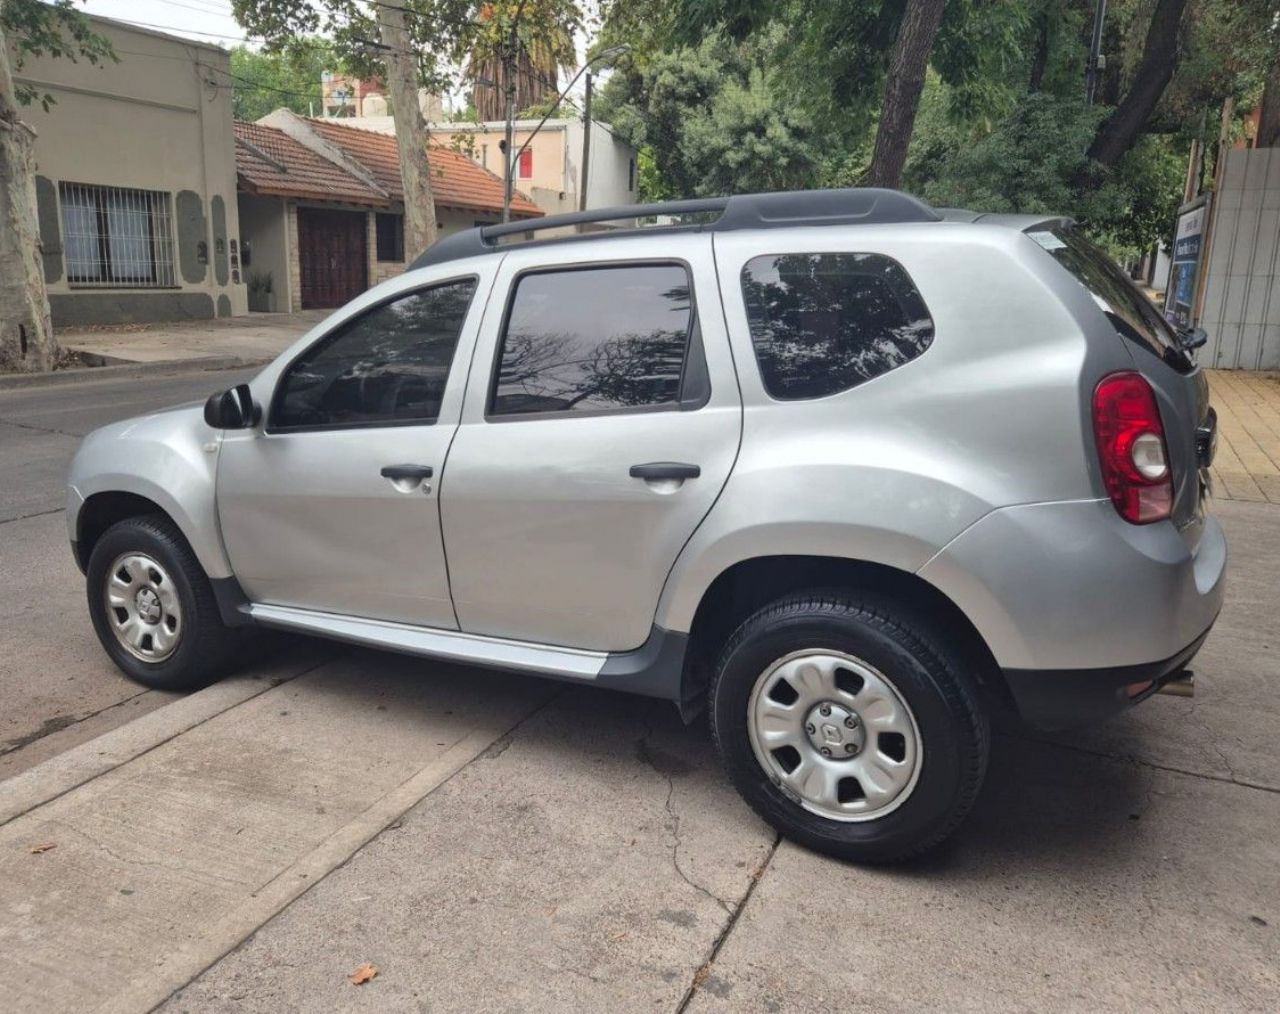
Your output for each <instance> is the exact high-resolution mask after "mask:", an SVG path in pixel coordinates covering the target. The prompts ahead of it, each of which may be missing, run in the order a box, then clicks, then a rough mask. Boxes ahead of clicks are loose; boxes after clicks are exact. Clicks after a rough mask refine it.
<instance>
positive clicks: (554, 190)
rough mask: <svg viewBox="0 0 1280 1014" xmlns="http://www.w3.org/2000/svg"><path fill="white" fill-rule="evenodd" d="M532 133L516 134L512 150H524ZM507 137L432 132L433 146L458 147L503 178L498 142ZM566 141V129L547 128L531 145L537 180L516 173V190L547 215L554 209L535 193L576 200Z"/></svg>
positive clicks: (439, 128)
mask: <svg viewBox="0 0 1280 1014" xmlns="http://www.w3.org/2000/svg"><path fill="white" fill-rule="evenodd" d="M529 133H530V132H529V130H528V129H526V130H523V131H522V130H516V131H515V132H514V133H513V135H512V136H513V138H514V141H513V143H512V149H513V150H514V151H519V150H520V146H521V145H522V144H524V142H525V141H526V140H527V139H528V137H529ZM503 137H505V133H504V131H502V130H482V129H470V130H463V129H450V128H449V127H448V126H437V127H432V129H431V141H432V143H433V144H439V145H441V146H443V147H446V148H451V147H456V148H457V149H458V150H459V151H461V152H462V153H463V154H464V155H466V156H467V157H468V158H470V159H472V160H473V161H475V162H478V163H479V164H480V165H482V166H484V167H485V168H486V169H488V170H489V171H490V172H491V173H493V174H494V175H495V176H498V177H499V178H501V176H502V151H501V150H500V149H499V147H498V142H499V141H501V140H502V139H503ZM566 137H567V134H566V131H565V129H564V128H563V127H552V126H545V127H543V128H542V129H541V130H540V131H538V133H537V134H536V135H534V138H533V140H532V141H530V142H529V150H530V151H532V152H533V176H532V177H531V178H529V179H522V178H521V177H520V174H519V167H517V169H516V173H515V177H514V181H515V187H516V189H517V190H519V191H520V192H521V193H523V194H525V195H526V196H528V197H531V198H533V200H534V202H535V203H536V204H538V206H539V207H542V208H543V210H544V211H548V210H551V209H548V208H546V207H544V206H543V203H542V201H539V200H538V197H537V196H536V194H535V193H534V191H538V190H540V191H544V192H547V193H549V194H552V195H556V196H555V200H556V202H557V203H558V200H559V198H558V195H559V194H561V193H565V194H567V195H569V198H570V199H572V195H573V194H574V192H575V184H574V180H573V177H572V176H571V175H570V174H569V172H568V168H569V167H568V165H567V163H566V150H565V145H566V140H565V139H566ZM593 140H594V137H593Z"/></svg>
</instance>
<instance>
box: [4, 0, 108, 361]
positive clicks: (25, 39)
mask: <svg viewBox="0 0 1280 1014" xmlns="http://www.w3.org/2000/svg"><path fill="white" fill-rule="evenodd" d="M11 47H12V50H13V53H14V60H13V64H12V65H11V64H10V56H9V54H10V48H11ZM46 55H47V56H54V57H62V58H66V59H69V60H73V61H74V60H77V59H84V60H87V61H89V62H90V63H99V62H101V61H102V60H107V59H113V58H114V57H113V54H112V52H111V46H110V44H109V43H108V42H107V40H106V39H104V38H102V37H101V36H99V35H96V34H95V33H94V32H93V31H92V29H91V27H90V22H89V21H88V19H87V18H85V17H84V16H83V15H82V14H80V13H79V12H78V11H76V10H75V8H74V7H73V6H72V4H71V0H54V2H52V3H43V2H40V0H4V3H3V5H0V371H3V370H11V371H23V372H31V371H47V370H51V369H53V367H54V366H55V365H56V363H57V359H58V352H59V349H58V343H57V340H56V339H55V338H54V335H53V324H52V322H51V320H50V317H49V296H48V293H47V291H46V290H45V281H44V267H43V265H42V264H41V262H40V231H39V228H38V227H37V222H36V187H35V159H34V141H35V131H33V130H32V129H31V127H30V126H28V125H27V124H26V123H24V122H23V121H22V119H21V117H20V116H19V106H20V105H25V104H26V103H29V102H31V101H34V100H35V99H37V98H38V99H40V101H41V103H42V104H43V105H44V107H45V108H46V109H48V108H50V107H51V106H52V105H53V97H52V96H50V95H48V94H44V95H41V94H40V92H39V91H38V90H37V89H36V88H34V87H33V86H31V85H25V84H20V83H18V82H17V81H15V80H14V71H15V70H21V69H22V65H23V62H24V60H25V59H26V58H27V57H28V56H46Z"/></svg>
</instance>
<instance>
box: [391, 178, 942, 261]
mask: <svg viewBox="0 0 1280 1014" xmlns="http://www.w3.org/2000/svg"><path fill="white" fill-rule="evenodd" d="M712 213H714V214H716V215H717V217H716V218H715V219H714V220H713V221H710V222H698V223H691V224H688V225H677V226H673V227H671V228H677V229H681V230H689V231H695V232H729V231H731V230H735V229H782V228H788V227H791V226H803V225H878V224H884V223H890V222H940V221H942V216H941V215H939V214H938V213H937V212H936V211H934V210H933V208H931V207H929V205H927V204H925V203H924V201H921V200H920V199H919V198H916V197H912V196H911V195H910V194H904V193H902V192H901V191H899V190H881V189H876V188H873V187H867V188H856V187H851V188H848V189H844V190H792V191H785V192H781V193H772V194H734V195H733V196H732V197H705V198H695V199H693V200H688V201H662V202H660V203H657V204H628V205H623V206H621V207H616V208H597V209H595V210H593V211H575V212H571V213H570V214H567V215H547V216H546V217H544V218H527V219H521V220H520V221H518V222H507V223H505V224H503V225H482V226H478V227H477V228H474V229H468V230H466V231H465V232H459V233H455V234H454V235H452V236H446V237H445V238H444V239H442V240H438V241H437V242H436V243H433V244H432V245H431V246H429V247H428V248H427V249H426V250H425V251H424V252H423V253H422V255H421V256H419V257H418V258H417V259H416V260H415V261H414V262H413V263H412V264H410V265H409V269H410V270H413V269H414V268H424V267H426V266H427V265H429V264H442V263H444V262H445V261H452V260H458V259H459V258H462V257H474V256H477V255H479V254H485V253H492V252H493V251H494V250H496V249H497V248H498V243H497V241H498V240H499V239H501V238H502V237H503V236H519V235H523V234H525V233H532V232H543V231H545V230H547V229H561V228H564V227H565V226H573V225H590V224H594V223H599V222H611V221H616V220H618V219H628V218H649V217H651V216H656V215H671V216H675V215H705V214H712ZM624 231H642V230H609V231H607V232H595V233H580V234H578V235H576V236H571V237H565V238H567V239H570V240H573V241H578V240H590V239H593V238H598V237H601V236H615V235H617V234H618V233H619V232H624Z"/></svg>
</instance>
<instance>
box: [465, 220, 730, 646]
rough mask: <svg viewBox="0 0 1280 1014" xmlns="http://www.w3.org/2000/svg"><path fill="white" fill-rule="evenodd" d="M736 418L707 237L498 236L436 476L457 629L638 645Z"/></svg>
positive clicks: (707, 494) (723, 470)
mask: <svg viewBox="0 0 1280 1014" xmlns="http://www.w3.org/2000/svg"><path fill="white" fill-rule="evenodd" d="M741 429H742V413H741V401H740V398H739V395H738V388H737V381H736V376H735V374H734V369H733V363H732V360H731V357H730V353H729V348H728V341H727V337H726V334H725V328H724V317H723V312H722V310H721V307H720V300H719V292H718V289H717V283H716V276H715V267H714V263H713V261H712V256H711V242H710V239H709V237H706V236H699V235H683V236H682V235H675V236H673V235H666V236H662V237H659V236H642V237H635V236H632V237H626V238H621V237H619V238H614V239H592V240H590V241H588V242H582V243H572V244H564V245H560V246H552V245H542V244H539V245H535V246H531V247H530V248H528V249H520V248H519V247H514V248H513V249H512V251H511V252H510V253H508V254H507V256H506V258H505V259H504V261H503V263H502V266H501V268H500V269H499V273H498V279H497V281H496V282H495V287H494V292H493V297H492V298H491V299H490V301H489V308H488V310H487V311H486V314H485V319H484V323H483V324H482V326H481V333H480V337H479V339H478V340H477V345H476V352H475V357H474V362H473V365H472V369H471V378H470V380H469V382H468V386H467V396H466V403H465V405H464V407H463V416H462V423H461V425H460V426H459V428H458V433H457V435H456V437H455V438H454V443H453V447H452V449H451V450H450V452H449V471H448V477H447V480H446V482H445V483H444V485H443V487H442V490H441V498H442V499H441V511H442V519H443V528H444V536H445V546H446V547H447V549H448V554H449V570H450V576H451V579H452V584H451V586H452V589H453V597H454V607H455V609H456V611H457V614H458V619H459V623H460V625H461V628H462V629H463V630H464V631H467V632H469V633H476V634H485V635H492V636H497V637H505V638H513V639H518V640H525V641H536V642H539V643H543V644H555V645H562V646H569V647H575V648H583V649H592V650H601V651H621V650H628V649H631V648H635V647H638V646H639V645H640V644H642V643H644V641H645V639H646V638H647V636H648V635H649V633H650V630H651V628H652V623H653V617H654V612H655V609H656V607H657V602H658V597H659V594H660V593H661V591H662V585H663V582H664V581H665V580H666V576H667V574H668V573H669V571H670V569H671V566H672V564H673V563H674V561H675V558H676V556H677V555H678V553H679V552H680V549H681V547H682V546H683V545H684V543H685V542H686V541H687V540H688V538H689V536H690V535H692V534H693V531H694V529H695V528H696V527H697V526H698V524H699V523H700V522H701V521H702V519H703V518H704V517H705V516H706V514H707V512H708V511H709V510H710V509H711V506H712V504H713V503H714V502H715V499H716V497H717V495H718V494H719V492H720V490H721V488H722V487H723V486H724V483H725V481H726V479H727V478H728V476H729V471H730V469H731V468H732V466H733V461H734V458H735V456H736V454H737V449H738V441H739V436H740V434H741Z"/></svg>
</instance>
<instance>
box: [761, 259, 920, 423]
mask: <svg viewBox="0 0 1280 1014" xmlns="http://www.w3.org/2000/svg"><path fill="white" fill-rule="evenodd" d="M742 293H743V297H744V299H745V301H746V307H747V321H748V323H749V325H750V328H751V342H752V344H753V345H754V346H755V351H756V362H757V363H758V364H759V366H760V376H761V379H762V380H763V381H764V387H765V390H766V391H767V392H768V393H769V395H770V396H771V397H774V398H778V399H780V400H784V401H793V400H798V399H803V398H821V397H823V396H824V395H828V394H835V393H837V392H839V391H847V390H848V389H849V388H851V387H857V386H858V385H859V384H862V383H865V382H866V381H868V380H872V379H873V378H875V377H878V376H880V375H881V374H884V373H888V372H889V371H890V370H892V369H894V368H895V367H898V366H901V365H903V364H904V363H909V362H910V361H911V360H912V359H915V358H916V357H917V356H919V355H921V354H922V353H923V352H924V351H925V350H926V349H927V348H928V347H929V345H930V344H931V343H932V342H933V320H932V319H931V318H930V316H929V311H928V309H927V308H926V307H925V305H924V299H923V298H922V297H921V295H920V293H919V292H918V291H917V290H916V287H915V285H914V284H912V281H911V278H910V277H909V276H908V275H907V272H906V271H905V270H904V269H903V267H902V265H901V264H899V263H898V262H897V261H895V260H891V259H890V258H888V257H885V256H883V255H881V254H867V253H820V254H819V253H815V254H780V255H771V256H767V257H755V258H753V259H752V260H750V261H748V262H747V265H746V267H744V268H743V269H742Z"/></svg>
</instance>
